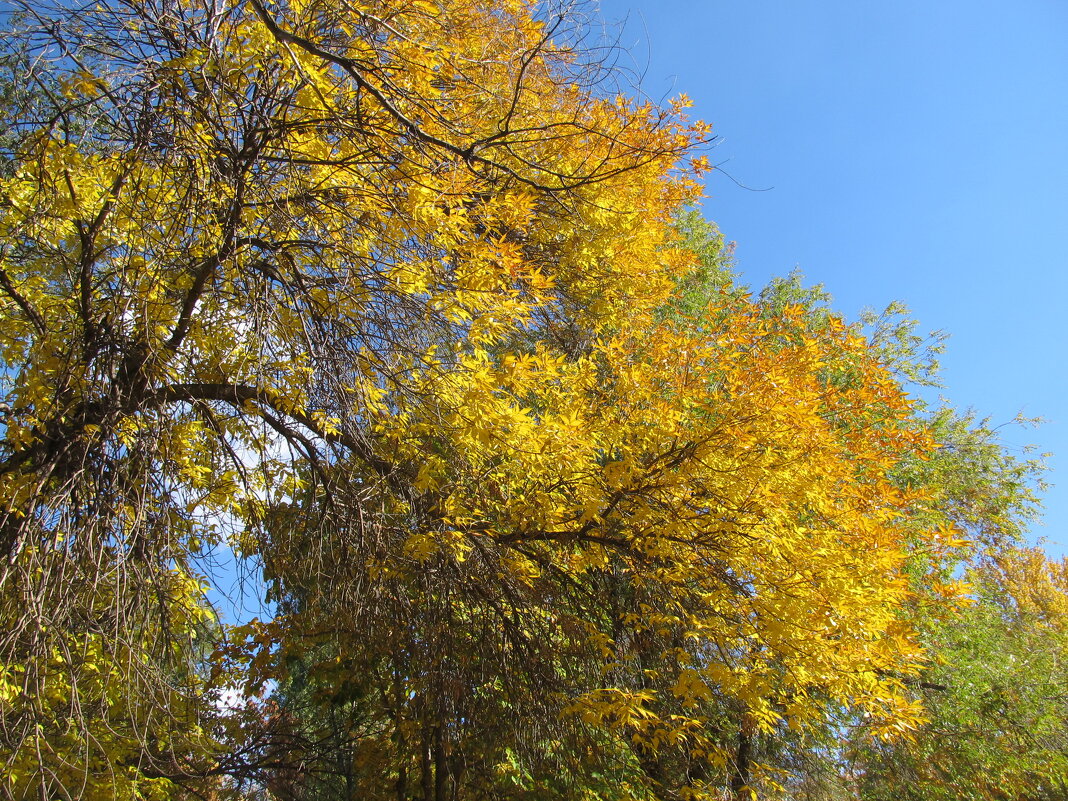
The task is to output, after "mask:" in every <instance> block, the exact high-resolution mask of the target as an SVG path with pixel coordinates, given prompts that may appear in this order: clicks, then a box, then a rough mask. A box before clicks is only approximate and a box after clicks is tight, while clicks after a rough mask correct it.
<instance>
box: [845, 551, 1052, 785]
mask: <svg viewBox="0 0 1068 801" xmlns="http://www.w3.org/2000/svg"><path fill="white" fill-rule="evenodd" d="M1066 570H1068V565H1066V564H1065V563H1064V562H1054V561H1051V560H1049V559H1047V558H1046V556H1045V555H1044V554H1043V553H1042V552H1041V550H1040V549H1038V548H1025V549H1005V550H1004V551H1003V552H1001V553H1000V554H999V555H998V556H997V557H996V559H992V560H990V561H988V562H986V563H985V564H984V565H982V566H981V567H979V568H977V569H976V570H974V571H973V572H972V574H971V579H972V582H973V587H974V591H973V592H974V603H973V604H972V605H971V606H969V607H968V608H967V609H965V610H964V611H963V612H961V614H960V617H959V618H956V619H954V620H951V621H950V622H949V623H948V624H946V625H943V626H940V627H938V628H936V629H935V630H934V631H933V632H931V634H930V635H929V636H930V648H931V651H932V653H933V656H934V661H933V664H932V668H931V670H930V671H929V673H928V674H927V676H926V680H925V682H924V684H923V685H921V686H922V687H923V688H924V689H923V694H924V696H925V705H926V707H927V710H928V716H929V721H928V722H927V723H926V724H925V725H924V726H923V727H922V728H921V729H920V730H919V732H918V735H917V737H916V738H915V740H914V741H913V742H910V743H894V744H889V743H884V744H869V745H868V747H867V748H866V749H864V750H862V751H860V753H859V754H858V757H857V758H858V762H859V766H860V767H861V768H862V770H863V773H862V776H863V779H862V782H861V793H862V797H864V798H872V799H879V798H910V799H911V798H915V799H1000V798H1027V799H1059V798H1065V797H1066V796H1068V761H1066V755H1065V753H1064V747H1063V744H1064V742H1065V737H1066V736H1068V720H1066V718H1065V714H1064V698H1065V692H1066V688H1068V675H1066V674H1065V669H1064V662H1065V648H1066V645H1068V640H1066V639H1065V633H1066V631H1068V620H1066V618H1065V612H1066V611H1068V581H1066V578H1068V573H1066Z"/></svg>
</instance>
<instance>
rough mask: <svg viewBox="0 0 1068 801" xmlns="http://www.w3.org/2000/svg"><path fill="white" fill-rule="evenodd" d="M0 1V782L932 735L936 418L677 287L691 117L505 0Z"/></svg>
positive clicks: (675, 760)
mask: <svg viewBox="0 0 1068 801" xmlns="http://www.w3.org/2000/svg"><path fill="white" fill-rule="evenodd" d="M6 22H7V31H8V34H9V35H8V39H7V41H8V42H9V45H8V46H9V50H10V57H11V60H10V62H9V63H11V64H14V65H16V66H15V75H16V79H17V80H18V82H19V85H20V86H26V87H29V88H30V91H29V92H28V94H27V96H26V98H25V100H24V101H20V103H18V104H16V105H14V106H13V107H12V110H11V111H9V112H8V113H9V114H10V117H11V118H10V119H9V120H8V121H7V122H8V128H9V130H10V132H11V137H10V140H9V141H10V142H11V143H12V144H11V145H10V159H9V163H8V164H7V165H6V172H5V173H4V178H3V181H2V185H0V199H2V203H0V208H2V217H0V242H2V244H3V249H2V251H0V289H2V293H3V302H2V304H0V315H2V325H0V354H2V358H3V360H4V364H3V370H2V371H0V373H2V376H3V378H2V381H3V385H2V386H3V390H4V395H5V397H4V401H3V402H4V403H5V404H6V406H5V408H6V409H7V411H6V412H5V415H6V416H5V427H4V432H3V437H4V438H3V441H2V443H0V476H2V478H0V501H2V504H0V554H2V555H3V557H4V563H3V568H2V571H3V572H2V573H0V611H2V616H3V620H4V629H3V633H4V637H3V640H2V648H3V651H2V654H3V659H4V663H5V664H6V665H16V666H18V668H17V669H16V670H14V671H11V670H10V669H8V672H6V673H5V674H4V676H3V682H4V683H3V684H0V693H2V695H0V704H2V707H0V722H2V724H3V726H2V731H0V755H2V758H3V759H4V760H5V762H4V764H5V765H6V766H7V768H8V771H9V775H12V776H14V777H15V780H14V781H13V782H12V783H10V784H9V785H8V786H5V787H4V792H6V793H7V794H8V795H11V796H14V797H20V796H25V795H31V794H38V795H42V796H48V795H53V796H55V795H59V796H61V797H62V795H63V794H66V795H67V796H72V797H73V796H82V797H85V796H93V795H96V796H98V797H110V796H112V795H118V796H125V797H131V798H137V797H146V796H150V795H151V793H156V794H157V795H158V796H161V797H162V796H167V795H170V796H171V797H174V796H176V795H179V794H180V793H181V792H183V788H185V790H188V791H189V792H196V793H200V794H201V795H204V794H209V793H210V794H215V795H218V794H224V793H230V794H234V793H239V792H242V791H243V788H253V789H254V791H255V792H259V793H266V794H270V795H273V796H274V797H277V798H311V797H315V796H316V795H318V796H320V797H331V795H333V797H353V795H356V796H359V797H364V798H387V797H388V798H393V799H409V798H421V799H423V801H431V799H434V801H439V800H441V799H445V798H475V797H487V796H492V797H512V798H517V799H518V798H529V799H535V798H538V799H544V798H573V797H577V796H578V797H581V795H582V794H583V793H585V794H587V795H588V796H589V797H603V798H612V797H619V798H626V797H631V798H643V797H644V798H658V799H667V798H691V799H697V798H702V797H704V798H716V797H718V796H720V795H722V794H723V793H724V792H727V793H731V794H733V795H735V796H737V797H742V796H743V794H745V793H747V792H748V790H749V789H750V788H752V787H754V786H756V783H757V781H758V780H759V779H760V771H761V770H762V766H761V762H760V760H759V759H757V758H756V757H755V754H756V751H755V746H754V744H755V743H757V742H758V741H759V739H760V738H761V737H765V736H767V735H769V734H770V733H773V732H775V731H777V730H780V729H783V728H786V729H788V730H804V729H805V727H807V726H813V725H816V724H820V723H821V722H822V721H824V720H825V718H826V715H827V714H828V710H836V709H842V708H848V709H850V710H853V711H855V713H856V714H858V715H864V716H866V719H868V720H870V721H871V724H872V727H873V728H874V730H875V731H876V733H884V734H887V735H890V734H893V733H895V732H901V731H906V730H908V729H910V728H914V727H915V726H916V724H917V720H918V716H919V714H920V712H919V708H918V706H917V705H916V704H915V702H914V699H913V698H912V697H911V696H910V694H909V693H908V692H907V684H908V681H909V680H910V677H913V676H915V675H916V673H917V672H918V670H919V668H920V664H921V662H922V659H923V656H922V652H921V648H920V646H919V642H918V639H917V637H916V634H915V632H914V631H913V628H912V626H911V625H910V623H909V620H908V614H907V612H908V609H909V607H910V604H911V603H912V602H913V601H914V596H915V590H914V585H913V584H911V583H910V581H909V576H908V570H909V569H910V568H911V567H912V563H911V562H910V556H911V555H912V554H913V553H914V552H915V551H916V550H917V549H925V552H926V553H928V554H930V555H932V562H931V564H932V565H934V566H939V565H940V564H941V562H940V559H941V556H940V555H941V554H943V553H945V552H948V551H949V550H951V549H952V548H953V547H954V546H953V543H952V538H950V537H948V536H946V535H945V533H944V532H942V533H938V532H935V531H933V530H932V529H931V528H929V527H926V526H924V525H922V524H921V523H920V521H921V516H920V512H921V511H922V510H923V508H924V504H925V503H926V498H927V496H926V494H925V491H924V490H923V488H922V487H920V488H914V487H912V486H909V485H908V484H907V483H905V484H903V483H902V482H900V481H898V480H897V476H898V475H899V472H900V471H901V470H902V469H903V466H906V465H909V464H913V463H914V462H916V461H917V460H921V459H922V458H923V456H924V455H925V454H927V453H929V452H930V451H931V450H932V448H933V447H934V443H933V441H932V440H931V438H930V437H929V435H928V433H927V431H926V430H925V429H924V427H923V426H918V425H917V424H916V419H915V413H914V407H913V405H912V402H911V401H910V399H909V398H908V397H907V396H906V395H905V394H904V392H903V390H902V388H901V386H900V383H899V381H898V380H897V378H896V377H895V375H894V373H893V372H892V370H891V369H889V368H888V366H887V364H886V363H885V359H883V358H882V354H881V353H880V351H879V350H877V349H873V348H872V347H871V345H870V343H869V342H868V341H867V340H865V339H864V338H863V337H862V336H860V335H859V334H858V332H857V331H855V330H853V329H851V328H850V327H849V326H847V325H846V324H845V323H844V322H842V321H841V320H840V319H839V318H838V317H836V316H834V315H826V316H825V317H824V318H823V319H822V320H821V321H820V323H819V325H812V324H810V322H811V320H810V316H809V315H808V313H807V311H806V309H805V308H804V306H803V305H800V304H798V303H795V302H783V303H781V304H768V303H761V302H754V301H753V300H751V299H748V298H746V297H744V296H742V295H740V294H739V293H736V292H732V291H729V288H728V287H724V288H723V291H720V290H719V289H712V288H709V287H707V286H706V287H705V289H703V290H701V292H698V291H697V290H698V289H699V288H700V287H701V286H702V285H703V284H707V282H708V280H709V277H710V276H711V275H712V274H711V273H709V272H708V271H707V270H706V267H707V265H706V264H705V263H704V262H703V261H702V258H701V257H702V256H703V255H707V254H703V253H702V252H701V251H698V252H697V253H695V252H694V251H693V250H692V249H690V248H687V247H686V246H685V242H684V241H683V237H682V235H681V234H680V232H679V229H678V227H677V226H676V224H675V221H676V220H677V219H678V215H679V214H680V213H681V212H682V210H683V209H684V208H685V207H686V205H687V204H688V203H689V202H691V201H693V200H694V199H695V198H696V197H697V195H698V194H699V187H698V185H697V183H696V178H697V177H698V174H699V173H700V172H701V170H702V168H703V166H704V163H703V161H702V159H700V158H699V157H696V153H695V147H697V146H698V145H699V144H700V143H702V142H704V141H706V140H707V137H708V130H707V128H706V127H704V126H702V125H699V124H690V123H688V122H687V121H686V119H685V118H684V116H683V112H682V109H683V107H684V106H685V103H684V101H679V102H677V103H675V104H673V105H671V106H670V107H667V108H661V107H658V106H655V105H653V104H649V103H645V102H642V101H635V100H633V99H630V98H628V97H627V96H625V95H623V94H620V93H618V92H616V91H614V89H615V87H614V86H613V85H612V83H611V75H610V74H606V73H604V72H603V71H602V70H600V69H599V65H598V63H597V62H596V61H595V60H591V58H590V57H589V54H590V51H589V49H588V47H587V45H586V44H585V43H584V41H583V39H582V33H583V28H582V27H581V24H576V22H575V19H574V18H573V17H571V16H569V15H568V14H564V13H558V12H557V10H555V9H553V8H551V7H544V6H534V5H532V4H530V3H527V2H522V1H521V0H514V1H513V2H507V3H503V4H502V3H478V2H470V0H438V1H437V2H413V3H411V4H408V5H406V6H404V7H403V8H402V7H398V6H397V5H396V4H391V3H384V2H368V3H359V4H343V5H339V4H336V3H331V4H328V3H320V2H315V0H312V2H287V3H276V4H272V3H266V2H262V1H261V0H250V2H249V3H247V4H235V5H230V4H207V5H204V4H198V3H191V2H186V0H135V1H134V2H123V3H118V2H102V3H98V4H95V5H93V6H90V7H86V8H79V9H77V10H76V11H75V10H73V9H71V8H70V7H69V6H68V5H66V4H61V3H60V4H55V5H49V4H48V3H46V2H30V0H24V2H23V3H22V4H21V5H20V6H19V7H18V9H17V12H16V13H13V14H10V15H8V17H7V20H6ZM594 52H595V53H596V51H594ZM713 250H714V248H713ZM702 270H704V271H705V272H704V273H702ZM702 293H703V294H702ZM219 544H223V545H225V546H226V547H229V548H232V549H233V550H235V551H236V552H237V553H238V554H239V556H243V557H248V558H250V559H256V560H259V562H260V563H262V565H263V569H264V573H265V577H266V578H267V580H268V582H269V583H270V594H271V600H272V602H273V603H274V604H276V608H277V614H275V615H274V616H273V617H272V618H271V619H267V620H263V621H260V620H255V621H251V622H248V623H247V624H245V625H243V626H240V627H236V628H227V627H225V626H222V627H220V626H219V625H218V624H217V623H215V621H214V619H213V616H212V614H211V611H210V609H209V608H208V607H207V605H206V601H205V598H204V594H203V589H204V587H203V584H202V577H201V574H203V573H205V572H206V564H205V562H204V560H203V558H202V557H203V555H204V554H205V553H206V552H207V551H208V549H210V548H211V547H212V546H214V545H219ZM932 570H934V568H932ZM922 571H927V572H930V571H928V570H927V568H926V567H924V568H922ZM208 578H210V576H208ZM943 586H946V585H943ZM946 591H947V593H948V594H950V595H951V594H952V587H947V590H946ZM27 599H29V600H30V601H31V602H28V601H27ZM206 641H208V642H210V641H214V643H215V644H216V645H217V646H218V647H216V648H215V649H214V651H213V656H212V658H211V659H204V658H203V657H204V655H205V654H206V652H207V650H208V648H207V645H206V644H205V642H206ZM57 653H58V654H59V655H60V656H59V657H56V656H55V654H57ZM234 687H240V688H241V690H243V691H244V693H245V694H246V699H245V700H246V701H247V703H245V706H244V707H243V708H244V709H245V710H246V711H247V712H248V714H247V715H245V714H243V713H242V714H239V713H237V712H231V713H229V714H227V713H225V712H224V711H223V707H224V705H222V704H220V703H218V701H219V695H220V693H221V692H222V691H223V690H228V689H233V688H234ZM116 688H120V695H121V698H120V701H121V702H120V701H116V700H115V694H114V690H115V689H116ZM272 693H274V697H268V696H271V694H272ZM256 698H258V699H259V700H255V699H256ZM83 701H88V703H83ZM162 710H167V714H166V715H162V714H161V713H162ZM118 718H121V723H122V725H118V720H117V719H118ZM50 731H53V732H54V731H61V733H62V737H59V738H56V737H51V738H49V739H48V740H47V742H48V743H49V746H48V747H45V748H42V747H41V743H42V742H43V741H44V740H43V735H42V734H41V733H42V732H50Z"/></svg>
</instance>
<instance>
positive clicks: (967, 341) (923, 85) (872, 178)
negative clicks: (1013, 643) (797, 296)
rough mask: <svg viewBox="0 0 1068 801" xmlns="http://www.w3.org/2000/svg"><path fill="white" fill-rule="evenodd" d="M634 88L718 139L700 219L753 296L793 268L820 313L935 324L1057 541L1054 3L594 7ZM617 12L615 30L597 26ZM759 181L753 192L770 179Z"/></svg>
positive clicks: (1067, 340) (1061, 313)
mask: <svg viewBox="0 0 1068 801" xmlns="http://www.w3.org/2000/svg"><path fill="white" fill-rule="evenodd" d="M600 16H601V18H602V19H603V20H604V21H605V22H606V24H607V25H608V26H609V29H608V32H609V34H610V35H611V34H613V33H615V34H618V35H619V41H620V44H621V45H623V46H625V47H626V48H627V49H628V50H629V51H630V55H629V56H628V57H627V58H628V60H629V61H631V62H632V63H630V64H629V66H630V67H631V68H632V69H635V70H637V71H638V72H639V73H640V74H641V88H642V90H643V91H644V92H645V93H646V94H647V95H649V96H650V97H651V98H653V99H654V100H661V99H666V98H667V97H671V96H674V95H676V94H679V93H680V92H684V93H686V94H687V95H689V96H690V98H691V99H692V100H693V101H694V108H693V109H692V112H693V114H694V116H695V117H698V118H700V119H703V120H705V121H707V122H710V123H712V125H713V130H714V132H715V133H716V134H717V135H718V136H719V137H720V138H721V139H720V142H719V144H718V145H717V146H716V147H715V148H714V149H713V150H712V151H711V152H710V154H709V155H710V159H711V160H712V162H713V163H717V164H718V163H722V168H723V170H725V171H726V172H728V173H729V174H730V175H731V176H732V177H733V178H734V179H735V180H737V181H738V182H740V183H742V184H744V185H746V186H748V187H752V188H753V189H766V188H767V191H750V190H746V189H742V188H740V187H739V186H737V185H735V184H734V183H733V182H732V181H731V180H730V179H728V178H727V177H726V176H725V175H722V174H720V175H717V174H715V173H713V174H712V175H711V176H710V177H709V180H708V189H707V194H708V197H707V199H706V200H705V203H704V210H705V214H706V216H708V217H709V218H710V219H712V220H714V221H715V222H716V223H718V224H719V226H720V228H721V230H722V231H723V232H724V234H725V235H726V236H727V238H728V239H730V240H733V241H735V242H736V243H737V261H738V268H739V270H740V273H741V276H742V278H743V280H744V281H745V282H746V283H748V284H750V285H751V286H753V287H754V288H758V287H760V286H762V285H763V284H764V283H766V282H767V280H768V279H769V278H770V277H772V276H775V275H785V274H786V273H788V272H789V271H790V270H791V269H793V268H795V267H798V268H800V269H801V270H802V271H803V273H804V274H805V277H806V280H807V282H808V283H823V284H825V286H826V289H827V290H828V291H829V292H830V293H831V294H832V295H833V296H834V298H835V307H836V309H837V310H838V311H839V312H841V313H842V314H843V315H845V316H846V317H848V318H855V317H856V315H857V314H858V312H859V311H860V310H861V309H863V308H864V307H866V306H871V307H877V308H883V307H884V306H886V304H887V303H889V302H890V301H892V300H900V301H904V302H905V303H906V304H908V306H909V307H910V308H911V309H912V310H913V312H914V316H916V317H918V319H919V320H920V323H921V326H922V327H923V328H924V329H926V330H931V329H942V330H945V331H946V332H948V333H949V334H950V335H951V338H950V340H949V342H948V350H947V352H946V354H945V355H944V357H943V358H942V365H943V368H944V371H943V381H944V383H945V384H946V388H945V389H944V390H943V391H942V393H941V394H942V395H943V396H944V397H946V398H948V399H949V400H950V401H951V402H952V403H953V405H954V406H956V407H958V408H967V407H972V408H974V409H975V410H976V411H977V412H978V413H979V414H980V415H981V416H989V417H990V418H991V420H992V421H993V422H994V423H995V424H1001V423H1007V422H1009V421H1011V420H1012V419H1013V418H1014V417H1015V416H1016V415H1017V414H1018V413H1020V412H1023V413H1024V414H1025V415H1027V416H1032V417H1043V418H1045V419H1046V421H1047V422H1046V423H1044V424H1043V425H1042V426H1041V427H1040V428H1038V429H1030V430H1019V429H1014V428H1012V427H1011V426H1007V427H1006V428H1005V429H1003V431H1004V441H1005V442H1006V443H1007V444H1008V445H1009V446H1010V447H1019V446H1021V445H1023V444H1025V443H1033V444H1035V445H1037V446H1038V448H1039V449H1040V450H1042V451H1052V452H1053V453H1054V456H1053V457H1052V458H1051V459H1050V465H1051V468H1052V470H1051V472H1050V474H1049V479H1050V480H1051V481H1052V482H1053V484H1054V486H1053V487H1052V488H1051V489H1050V490H1049V491H1048V492H1047V494H1046V498H1045V504H1046V524H1045V525H1044V526H1041V527H1038V528H1036V529H1035V532H1034V534H1035V536H1036V537H1040V536H1041V537H1045V538H1046V539H1047V540H1048V542H1047V544H1046V547H1047V549H1048V550H1049V551H1050V552H1051V553H1053V554H1057V555H1061V554H1064V553H1065V551H1066V548H1068V497H1066V496H1068V493H1066V489H1068V401H1066V397H1068V379H1066V371H1065V362H1066V361H1068V360H1066V359H1065V351H1066V349H1068V306H1066V301H1068V270H1066V269H1065V268H1066V267H1068V256H1066V253H1068V250H1066V248H1065V242H1064V240H1065V238H1066V237H1068V4H1066V3H1064V2H1063V0H1021V1H1020V2H1018V3H1012V4H1007V3H995V2H990V1H989V0H967V1H964V0H937V1H936V2H931V0H925V2H917V1H915V0H899V2H896V3H892V4H890V3H868V2H857V0H849V1H847V0H821V1H820V2H816V1H815V0H744V2H738V1H737V0H734V2H727V0H691V1H690V2H683V1H682V0H659V1H656V0H601V2H600ZM624 19H626V20H627V21H626V25H625V27H623V28H622V29H620V28H619V27H618V26H614V23H619V22H620V21H621V20H624ZM769 187H770V188H769Z"/></svg>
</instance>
